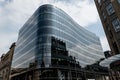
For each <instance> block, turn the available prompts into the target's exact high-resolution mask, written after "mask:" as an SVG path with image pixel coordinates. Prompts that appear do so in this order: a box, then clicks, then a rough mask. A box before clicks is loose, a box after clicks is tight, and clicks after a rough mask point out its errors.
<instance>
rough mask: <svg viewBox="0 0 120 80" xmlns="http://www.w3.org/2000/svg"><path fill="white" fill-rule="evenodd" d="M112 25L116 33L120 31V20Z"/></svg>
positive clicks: (116, 20) (115, 20)
mask: <svg viewBox="0 0 120 80" xmlns="http://www.w3.org/2000/svg"><path fill="white" fill-rule="evenodd" d="M112 25H113V27H114V29H115V31H116V32H118V31H120V20H119V19H118V18H116V19H114V20H113V21H112Z"/></svg>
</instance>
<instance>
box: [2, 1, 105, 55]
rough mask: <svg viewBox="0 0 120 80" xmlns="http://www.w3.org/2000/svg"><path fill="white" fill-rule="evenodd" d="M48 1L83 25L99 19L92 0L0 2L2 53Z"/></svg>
mask: <svg viewBox="0 0 120 80" xmlns="http://www.w3.org/2000/svg"><path fill="white" fill-rule="evenodd" d="M1 1H2V2H5V0H0V2H1ZM47 3H50V4H53V5H55V6H57V7H59V8H61V9H62V10H64V11H65V12H66V13H68V14H69V15H70V16H71V17H72V18H73V19H74V20H75V21H76V22H77V23H79V24H80V25H81V26H84V27H85V26H88V25H90V24H93V23H95V22H97V20H98V14H97V11H96V8H95V5H94V3H90V0H9V1H8V2H7V3H4V5H1V4H0V32H1V33H0V36H1V38H2V39H1V40H0V43H2V44H1V45H0V54H1V53H3V52H6V50H7V49H6V48H8V47H9V46H10V45H11V43H12V42H14V41H16V40H17V34H18V30H19V29H20V28H21V27H22V25H23V24H24V23H25V22H26V20H27V19H28V18H29V17H30V16H31V15H32V14H33V12H34V11H35V10H36V9H37V8H38V7H39V6H40V5H41V4H47ZM105 44H106V43H105ZM103 46H104V45H103Z"/></svg>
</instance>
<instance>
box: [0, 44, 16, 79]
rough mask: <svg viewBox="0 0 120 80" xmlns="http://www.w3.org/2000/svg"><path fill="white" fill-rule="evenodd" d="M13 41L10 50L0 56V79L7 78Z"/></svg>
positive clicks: (13, 46) (13, 45) (12, 51)
mask: <svg viewBox="0 0 120 80" xmlns="http://www.w3.org/2000/svg"><path fill="white" fill-rule="evenodd" d="M14 48H15V43H13V44H12V45H11V47H10V50H9V51H8V52H7V53H6V54H3V55H2V56H1V61H0V80H9V75H10V70H11V62H12V56H13V53H14Z"/></svg>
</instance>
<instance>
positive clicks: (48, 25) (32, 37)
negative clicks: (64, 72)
mask: <svg viewBox="0 0 120 80" xmlns="http://www.w3.org/2000/svg"><path fill="white" fill-rule="evenodd" d="M55 47H56V48H55ZM55 56H56V57H55ZM103 56H104V55H103V51H102V47H101V44H100V40H99V38H98V37H97V36H96V35H95V34H94V33H92V32H89V31H88V30H86V29H84V28H83V27H81V26H80V25H78V24H77V23H76V22H75V21H74V20H73V19H72V18H71V17H70V16H69V15H68V14H66V13H65V12H64V11H62V10H61V9H59V8H57V7H55V6H52V5H49V4H46V5H42V6H40V7H39V8H38V9H37V10H36V12H35V13H34V14H33V15H32V16H31V17H30V19H29V20H28V21H27V22H26V23H25V24H24V26H23V27H22V28H21V29H20V31H19V37H18V40H17V43H16V48H15V52H14V56H13V62H12V68H28V67H29V66H30V64H31V63H35V62H36V63H37V67H38V68H40V67H46V68H49V67H52V65H53V64H57V65H58V64H60V61H62V60H63V61H64V62H65V61H66V62H65V63H67V62H68V61H69V60H70V59H74V60H75V61H76V62H78V65H81V66H83V67H84V66H85V65H89V64H92V63H94V62H96V61H97V60H99V59H100V58H103ZM56 61H58V62H56ZM62 64H64V63H62Z"/></svg>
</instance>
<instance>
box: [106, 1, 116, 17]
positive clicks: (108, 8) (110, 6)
mask: <svg viewBox="0 0 120 80" xmlns="http://www.w3.org/2000/svg"><path fill="white" fill-rule="evenodd" d="M106 10H107V12H108V14H109V15H111V14H113V13H114V12H115V10H114V8H113V6H112V3H110V4H109V5H107V6H106Z"/></svg>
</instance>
